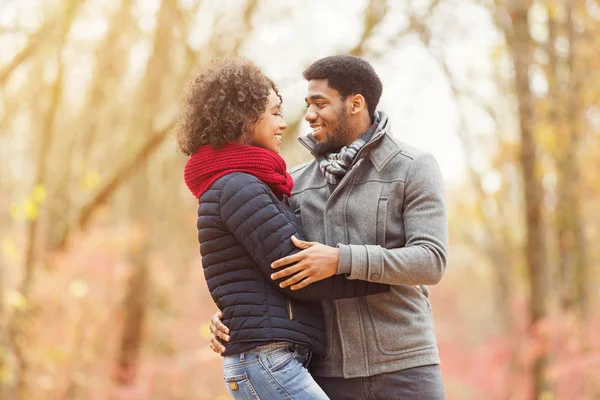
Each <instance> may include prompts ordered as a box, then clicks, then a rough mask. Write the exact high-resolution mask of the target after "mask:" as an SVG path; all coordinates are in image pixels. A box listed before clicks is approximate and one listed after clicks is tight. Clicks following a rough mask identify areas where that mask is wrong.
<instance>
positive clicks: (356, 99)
mask: <svg viewBox="0 0 600 400" xmlns="http://www.w3.org/2000/svg"><path fill="white" fill-rule="evenodd" d="M350 100H351V103H352V107H350V113H351V114H358V113H359V112H361V111H362V110H364V109H365V108H367V102H366V101H365V98H364V97H363V95H362V94H355V95H354V96H352V98H351V99H350Z"/></svg>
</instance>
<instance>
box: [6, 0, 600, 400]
mask: <svg viewBox="0 0 600 400" xmlns="http://www.w3.org/2000/svg"><path fill="white" fill-rule="evenodd" d="M331 54H354V55H357V56H360V57H364V58H365V59H367V60H368V61H369V62H371V63H372V64H373V65H374V67H375V69H376V70H377V71H378V73H379V74H380V76H381V78H382V81H383V84H384V93H383V98H382V101H381V103H380V107H379V108H380V109H382V110H385V111H386V112H387V113H388V114H389V115H390V117H391V121H392V126H393V132H394V134H395V135H396V136H397V137H398V138H399V139H401V140H403V141H406V142H408V143H410V144H412V145H414V146H417V147H420V148H422V149H424V150H427V151H430V152H432V153H433V154H434V155H435V156H436V158H437V159H438V161H439V163H440V166H441V169H442V173H443V175H444V179H445V181H446V195H447V207H448V212H449V219H450V221H449V222H450V242H451V243H450V245H451V248H450V263H449V266H448V269H447V272H446V274H445V276H444V279H443V280H442V282H441V283H440V284H438V285H436V286H434V287H432V288H431V291H432V295H431V296H432V298H431V301H432V306H433V312H434V318H435V324H436V333H437V336H438V339H439V348H440V352H441V358H442V371H443V374H444V381H445V385H446V391H447V394H448V399H492V400H493V399H498V400H503V399H510V400H519V399H543V400H551V399H597V398H600V382H599V381H598V379H597V377H598V376H600V335H598V332H599V331H600V313H599V311H598V307H597V305H598V304H600V303H599V300H600V299H599V296H598V288H599V285H600V283H599V279H600V271H599V269H600V268H599V267H600V247H597V246H596V244H597V243H598V241H599V240H600V207H598V202H599V200H600V175H599V174H598V173H597V172H598V171H599V170H600V2H598V1H597V0H571V1H569V0H536V1H533V0H433V1H431V0H412V1H409V0H406V1H392V0H368V1H367V0H356V1H347V0H330V1H318V0H304V1H301V2H300V1H285V2H284V1H277V0H221V1H218V2H217V1H209V0H204V1H203V0H178V1H177V0H162V1H161V0H112V1H106V0H61V1H59V0H0V160H1V163H0V193H1V195H0V244H1V246H0V399H2V400H4V399H11V400H12V399H24V400H29V399H32V400H33V399H36V400H37V399H91V400H92V399H106V398H111V399H182V400H183V399H214V398H227V392H226V389H225V386H224V384H223V381H222V377H221V371H220V358H219V356H217V355H215V354H213V353H212V352H211V350H210V349H209V348H208V340H207V338H208V335H209V331H208V321H209V317H210V316H211V315H212V314H213V313H214V311H215V310H216V308H215V306H214V304H213V303H212V301H211V299H210V296H209V295H208V291H207V289H206V285H205V282H204V277H203V274H202V268H201V265H200V257H199V254H198V245H197V242H196V231H195V213H196V201H195V199H194V198H193V197H192V196H191V195H190V193H189V192H188V190H187V188H186V187H185V185H184V183H183V179H182V168H183V165H184V163H185V161H186V158H185V156H183V155H182V154H180V153H178V152H177V151H176V146H175V140H174V137H173V135H172V134H171V132H172V131H171V129H172V126H173V122H174V120H175V118H176V116H177V111H178V104H179V95H180V92H181V89H182V88H183V86H184V84H185V83H186V82H187V81H188V80H189V79H191V78H192V77H193V73H194V70H195V69H196V68H197V67H198V66H199V65H202V64H203V63H205V62H207V61H208V60H210V59H211V58H213V57H219V56H226V55H243V56H246V57H249V58H250V59H251V60H253V61H254V62H255V63H257V64H258V65H259V66H260V67H261V68H262V69H263V70H264V71H265V73H266V74H267V75H269V76H270V77H271V78H272V79H274V80H275V82H277V84H278V85H279V87H280V90H281V93H282V95H283V97H284V108H285V112H284V113H285V118H286V119H287V122H288V124H289V128H288V129H287V131H286V132H285V137H284V145H283V152H282V155H283V156H284V158H285V159H286V160H287V162H288V166H290V167H292V166H294V165H297V164H299V163H301V162H304V161H307V160H308V159H309V158H310V155H309V154H308V153H307V152H306V151H305V150H304V149H303V148H301V146H299V144H298V143H297V141H296V138H297V137H298V136H299V135H301V134H304V133H307V132H308V126H307V124H306V123H305V122H304V121H303V119H302V117H303V114H304V100H303V99H304V93H305V90H306V82H305V81H303V80H302V77H301V73H302V70H303V69H304V68H305V67H306V66H308V65H309V64H310V63H311V62H312V61H315V60H317V59H318V58H321V57H324V56H327V55H331Z"/></svg>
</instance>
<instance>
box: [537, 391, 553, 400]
mask: <svg viewBox="0 0 600 400" xmlns="http://www.w3.org/2000/svg"><path fill="white" fill-rule="evenodd" d="M553 399H554V395H553V394H552V392H543V393H542V394H541V395H540V400H553Z"/></svg>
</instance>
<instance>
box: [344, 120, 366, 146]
mask: <svg viewBox="0 0 600 400" xmlns="http://www.w3.org/2000/svg"><path fill="white" fill-rule="evenodd" d="M358 118H360V119H358V120H357V121H356V122H353V123H352V126H353V127H354V129H353V132H352V135H350V137H349V138H348V139H349V143H347V144H346V146H350V145H351V144H352V143H353V142H354V141H355V140H356V139H358V138H359V137H361V136H362V135H363V134H364V133H365V132H366V131H368V130H369V128H370V127H371V125H372V124H373V122H372V121H371V117H370V116H369V115H363V116H360V117H358Z"/></svg>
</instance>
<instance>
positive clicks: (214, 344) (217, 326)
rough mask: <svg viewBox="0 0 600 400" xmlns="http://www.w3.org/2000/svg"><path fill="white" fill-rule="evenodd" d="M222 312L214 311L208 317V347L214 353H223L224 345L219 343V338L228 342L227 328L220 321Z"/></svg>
mask: <svg viewBox="0 0 600 400" xmlns="http://www.w3.org/2000/svg"><path fill="white" fill-rule="evenodd" d="M221 318H223V313H222V312H221V311H219V312H217V313H215V315H213V316H212V318H211V319H210V345H209V346H210V348H211V349H212V351H214V352H215V353H219V354H221V353H223V352H224V351H225V346H223V343H221V340H223V341H225V342H229V328H228V327H226V326H225V325H223V323H222V322H221Z"/></svg>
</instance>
